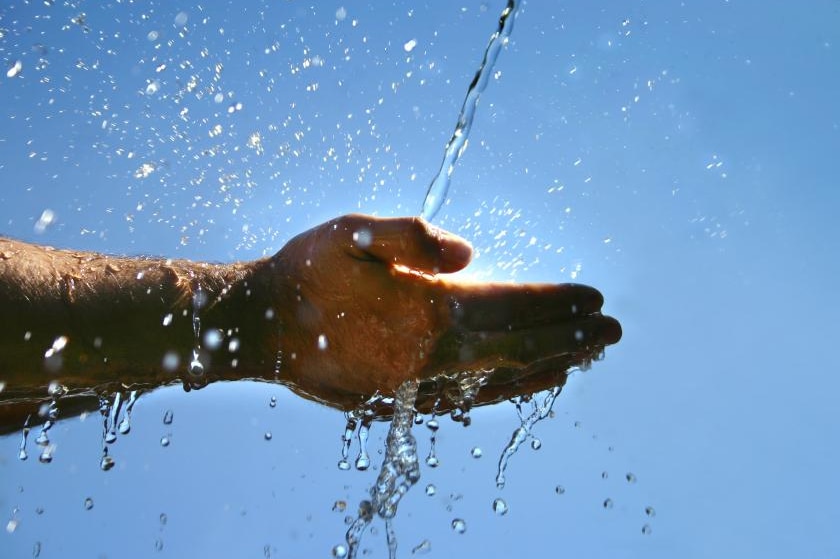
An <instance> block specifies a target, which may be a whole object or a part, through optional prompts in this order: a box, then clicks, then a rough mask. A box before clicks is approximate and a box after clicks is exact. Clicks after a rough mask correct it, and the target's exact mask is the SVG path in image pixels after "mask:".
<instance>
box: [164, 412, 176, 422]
mask: <svg viewBox="0 0 840 559" xmlns="http://www.w3.org/2000/svg"><path fill="white" fill-rule="evenodd" d="M174 417H175V414H174V413H172V410H166V412H165V413H164V414H163V424H164V425H170V424H171V423H172V419H173V418H174Z"/></svg>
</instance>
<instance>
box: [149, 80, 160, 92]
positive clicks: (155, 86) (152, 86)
mask: <svg viewBox="0 0 840 559" xmlns="http://www.w3.org/2000/svg"><path fill="white" fill-rule="evenodd" d="M159 89H160V82H159V81H157V80H152V81H150V82H149V83H148V85H146V95H154V94H155V93H157V92H158V90H159Z"/></svg>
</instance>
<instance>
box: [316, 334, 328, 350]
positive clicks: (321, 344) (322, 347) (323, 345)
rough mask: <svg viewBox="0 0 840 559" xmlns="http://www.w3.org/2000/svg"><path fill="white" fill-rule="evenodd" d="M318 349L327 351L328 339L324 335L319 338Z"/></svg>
mask: <svg viewBox="0 0 840 559" xmlns="http://www.w3.org/2000/svg"><path fill="white" fill-rule="evenodd" d="M318 349H320V350H321V351H324V350H325V349H327V337H326V336H325V335H324V334H320V335H319V336H318Z"/></svg>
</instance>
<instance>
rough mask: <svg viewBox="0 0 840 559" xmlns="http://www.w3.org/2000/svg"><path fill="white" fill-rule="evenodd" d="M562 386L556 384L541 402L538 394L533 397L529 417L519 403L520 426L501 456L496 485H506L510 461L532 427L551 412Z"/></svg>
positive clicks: (501, 486) (499, 486) (500, 487)
mask: <svg viewBox="0 0 840 559" xmlns="http://www.w3.org/2000/svg"><path fill="white" fill-rule="evenodd" d="M560 390H561V387H559V386H555V387H554V388H552V389H551V390H550V391H549V392H548V393H547V394H546V396H545V399H544V400H543V401H542V404H540V403H539V402H538V401H537V397H536V395H535V396H534V397H533V398H532V399H531V407H532V410H531V414H530V415H528V417H524V416H523V415H522V411H521V403H520V404H517V406H516V408H517V410H518V411H519V419H520V421H521V424H520V426H519V427H518V428H517V429H516V430H515V431H514V432H513V435H511V438H510V442H509V443H508V445H507V447H505V449H504V450H503V451H502V455H501V456H500V457H499V469H498V473H497V474H496V487H498V488H499V489H502V488H503V487H504V486H505V470H506V469H507V466H508V461H509V460H510V459H511V458H512V457H513V455H514V454H516V451H517V450H519V447H520V446H522V443H524V442H525V441H526V440H527V439H528V436H529V435H530V434H531V429H532V428H533V427H534V425H536V424H537V423H539V422H540V421H542V420H543V419H545V418H546V417H548V415H549V414H550V413H551V408H552V406H554V401H555V400H556V399H557V396H559V395H560Z"/></svg>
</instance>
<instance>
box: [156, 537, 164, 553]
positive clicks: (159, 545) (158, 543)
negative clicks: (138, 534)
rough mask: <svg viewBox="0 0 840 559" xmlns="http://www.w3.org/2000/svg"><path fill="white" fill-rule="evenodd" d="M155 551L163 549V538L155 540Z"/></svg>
mask: <svg viewBox="0 0 840 559" xmlns="http://www.w3.org/2000/svg"><path fill="white" fill-rule="evenodd" d="M155 551H163V540H162V539H160V538H157V539H156V540H155Z"/></svg>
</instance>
